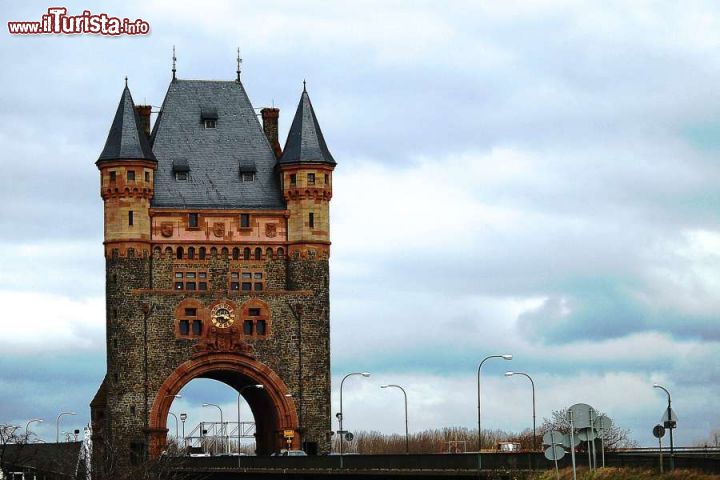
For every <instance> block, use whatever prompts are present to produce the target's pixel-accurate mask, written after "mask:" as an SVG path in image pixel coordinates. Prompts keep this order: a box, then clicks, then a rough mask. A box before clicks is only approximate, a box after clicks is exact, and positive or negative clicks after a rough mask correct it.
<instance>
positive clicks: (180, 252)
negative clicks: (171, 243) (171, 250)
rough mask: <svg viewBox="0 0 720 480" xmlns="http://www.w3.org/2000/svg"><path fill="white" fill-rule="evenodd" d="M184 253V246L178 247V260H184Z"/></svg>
mask: <svg viewBox="0 0 720 480" xmlns="http://www.w3.org/2000/svg"><path fill="white" fill-rule="evenodd" d="M183 253H184V252H183V248H182V247H177V258H178V260H182V258H183Z"/></svg>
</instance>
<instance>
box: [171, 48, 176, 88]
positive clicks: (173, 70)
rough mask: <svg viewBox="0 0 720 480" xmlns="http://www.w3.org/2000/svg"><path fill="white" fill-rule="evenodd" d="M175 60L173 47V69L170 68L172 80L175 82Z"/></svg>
mask: <svg viewBox="0 0 720 480" xmlns="http://www.w3.org/2000/svg"><path fill="white" fill-rule="evenodd" d="M176 60H177V58H176V57H175V45H173V68H172V72H173V80H175V72H177V70H176V69H175V61H176Z"/></svg>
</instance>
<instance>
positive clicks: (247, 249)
mask: <svg viewBox="0 0 720 480" xmlns="http://www.w3.org/2000/svg"><path fill="white" fill-rule="evenodd" d="M243 259H244V260H250V247H245V249H244V250H243Z"/></svg>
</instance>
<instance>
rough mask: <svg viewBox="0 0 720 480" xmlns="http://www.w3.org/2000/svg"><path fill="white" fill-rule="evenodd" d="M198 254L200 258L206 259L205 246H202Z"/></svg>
mask: <svg viewBox="0 0 720 480" xmlns="http://www.w3.org/2000/svg"><path fill="white" fill-rule="evenodd" d="M198 256H199V257H200V260H205V247H200V250H199V253H198Z"/></svg>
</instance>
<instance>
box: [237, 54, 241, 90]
mask: <svg viewBox="0 0 720 480" xmlns="http://www.w3.org/2000/svg"><path fill="white" fill-rule="evenodd" d="M240 64H242V58H240V47H238V49H237V81H238V82H239V81H240Z"/></svg>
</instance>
